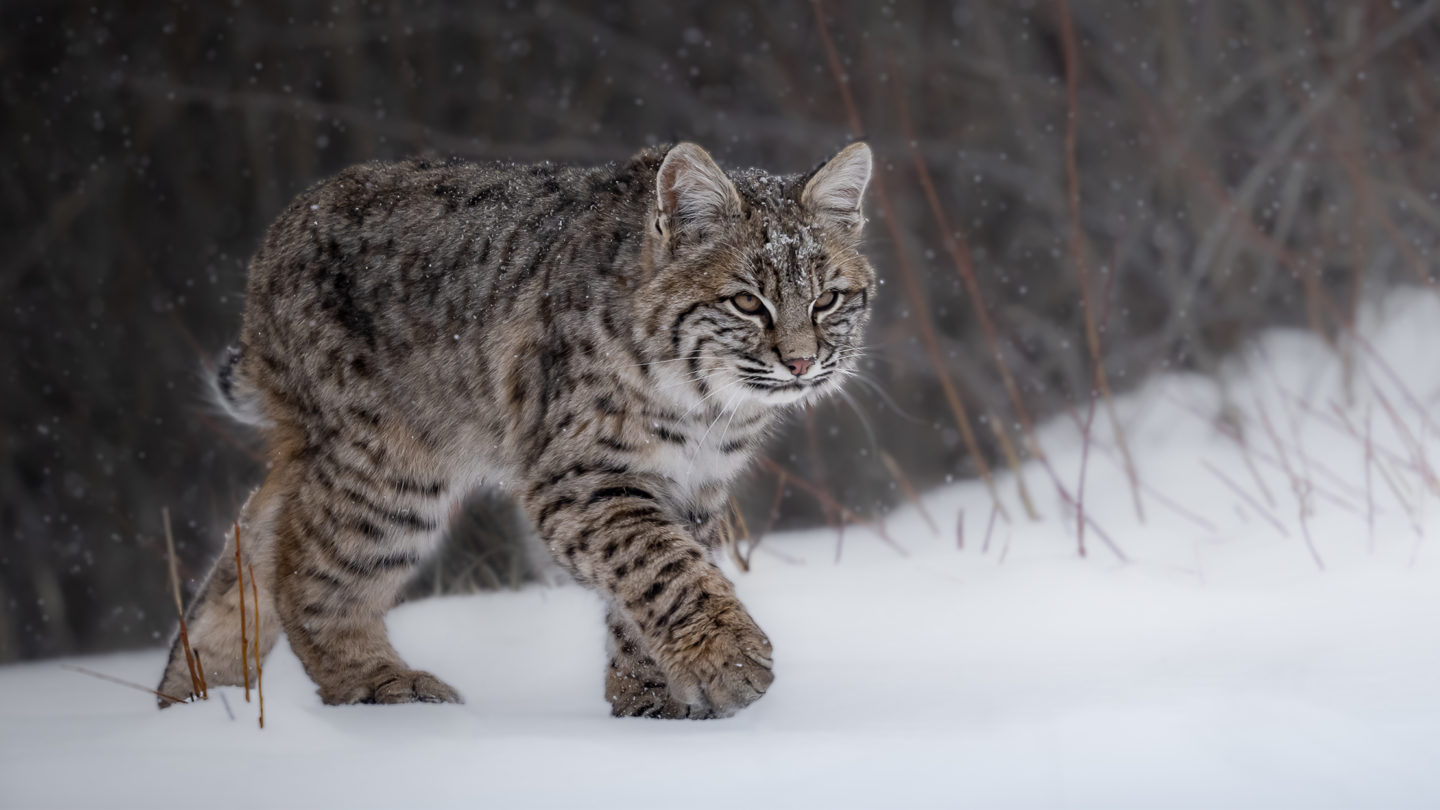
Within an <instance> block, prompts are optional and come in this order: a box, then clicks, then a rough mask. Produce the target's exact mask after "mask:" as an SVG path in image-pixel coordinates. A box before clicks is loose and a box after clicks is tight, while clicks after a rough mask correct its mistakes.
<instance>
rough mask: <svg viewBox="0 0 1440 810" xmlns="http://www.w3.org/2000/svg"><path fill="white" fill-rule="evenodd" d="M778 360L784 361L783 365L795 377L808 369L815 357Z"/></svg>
mask: <svg viewBox="0 0 1440 810" xmlns="http://www.w3.org/2000/svg"><path fill="white" fill-rule="evenodd" d="M780 362H782V363H784V364H785V367H786V368H788V369H790V373H791V374H794V375H795V376H796V377H800V376H803V375H804V374H805V372H807V371H809V370H810V366H812V365H814V363H815V358H813V357H792V358H790V359H789V360H781V361H780Z"/></svg>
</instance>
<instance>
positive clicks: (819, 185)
mask: <svg viewBox="0 0 1440 810" xmlns="http://www.w3.org/2000/svg"><path fill="white" fill-rule="evenodd" d="M673 164H678V166H676V165H673ZM667 170H669V171H668V172H667ZM869 174H870V151H869V149H868V148H867V147H866V146H865V145H864V144H853V145H851V146H850V147H847V148H846V149H845V150H844V151H842V152H841V153H840V154H839V155H837V156H836V157H835V158H834V159H833V160H831V161H830V162H829V163H827V164H826V165H825V166H824V167H822V168H821V169H820V170H819V171H817V172H816V173H815V174H814V175H813V176H811V177H810V178H808V180H805V179H804V178H802V180H804V182H799V181H794V180H787V179H783V178H777V177H773V176H769V175H764V174H758V173H755V174H749V175H742V176H741V177H740V178H739V189H738V190H737V188H736V186H735V185H734V184H732V183H731V182H730V180H729V178H727V177H726V176H725V175H724V174H723V173H721V172H720V170H719V168H718V167H716V166H715V165H714V163H713V162H711V161H710V159H709V156H708V155H706V154H705V153H704V152H703V151H702V150H700V149H699V148H698V147H695V146H692V145H690V144H681V145H680V146H677V147H675V148H674V149H672V150H671V152H670V153H669V154H668V155H667V156H666V159H665V162H664V164H663V165H662V166H661V169H660V173H659V177H658V180H657V186H658V196H659V203H658V205H657V209H656V213H655V217H654V220H655V221H654V223H653V226H654V227H653V228H652V233H651V234H650V240H651V242H652V245H651V246H650V251H651V257H652V261H653V262H654V264H655V266H656V267H657V274H656V277H655V279H654V281H652V282H651V284H650V290H649V292H651V293H652V295H651V296H650V298H649V301H648V304H649V305H650V306H652V307H654V309H655V315H654V316H653V317H652V318H651V319H650V321H649V322H650V325H651V327H652V328H650V329H648V330H647V331H648V332H649V338H650V342H651V345H652V347H654V348H655V349H656V354H657V355H661V356H663V357H664V359H663V360H662V361H660V362H659V363H657V364H656V365H657V366H658V367H659V368H660V369H663V373H662V374H661V376H662V377H664V378H666V379H667V381H666V382H665V383H664V385H666V386H670V387H673V388H674V389H679V390H683V391H687V392H689V393H691V394H693V396H694V397H695V398H698V399H702V400H706V401H709V402H711V403H713V404H715V405H716V406H718V407H720V408H722V409H724V410H730V409H733V408H734V407H736V406H738V405H740V404H742V403H745V402H750V403H755V404H760V405H768V406H779V405H784V404H788V403H793V402H799V401H802V400H807V399H811V398H814V397H818V396H821V395H823V394H825V393H828V392H830V391H833V390H835V388H836V387H837V386H838V385H839V384H840V382H841V381H842V380H843V379H844V378H845V377H846V376H847V372H849V371H850V370H851V369H853V368H854V365H855V363H856V361H857V359H858V357H859V354H860V345H859V341H860V339H861V334H862V332H863V327H864V325H865V322H866V321H867V320H868V318H869V304H870V299H871V297H872V296H873V295H874V290H875V271H874V269H873V268H872V267H871V266H870V264H869V262H867V261H866V260H865V257H864V256H862V255H861V254H860V251H859V242H860V230H861V226H862V224H863V221H864V219H863V216H862V215H861V213H860V198H861V196H862V194H863V192H864V188H865V185H866V183H867V182H868V180H869ZM667 191H668V192H669V196H668V197H667ZM667 205H668V208H667Z"/></svg>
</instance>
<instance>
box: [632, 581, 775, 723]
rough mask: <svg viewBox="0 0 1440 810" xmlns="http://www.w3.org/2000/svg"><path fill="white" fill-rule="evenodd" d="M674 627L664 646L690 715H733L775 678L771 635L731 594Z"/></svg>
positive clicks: (674, 687) (673, 687)
mask: <svg viewBox="0 0 1440 810" xmlns="http://www.w3.org/2000/svg"><path fill="white" fill-rule="evenodd" d="M710 601H712V602H714V601H719V602H720V604H719V605H718V606H717V607H715V608H714V609H713V610H702V611H698V614H697V616H696V618H695V619H694V620H692V621H689V622H687V623H685V624H684V625H682V626H679V627H674V628H671V631H670V634H669V637H668V638H667V640H666V643H664V644H663V645H662V646H661V653H660V658H661V661H662V666H664V668H665V669H666V671H667V672H668V673H669V687H670V693H671V694H672V695H673V696H674V697H675V698H676V699H678V700H680V701H683V702H684V703H686V704H688V705H689V706H690V707H692V711H691V712H690V713H689V716H690V717H729V716H730V715H732V714H734V713H736V712H738V711H740V710H741V709H743V708H745V707H746V706H749V705H750V704H751V703H754V702H755V701H757V700H759V699H760V696H761V695H763V694H765V691H766V690H767V689H769V688H770V684H771V682H772V681H774V680H775V674H774V673H773V672H771V666H772V662H771V659H770V654H771V648H770V639H768V638H766V637H765V634H764V633H763V632H761V630H760V627H759V626H758V625H756V624H755V620H754V619H751V618H750V614H748V613H746V612H745V608H744V607H743V606H742V605H741V604H740V602H739V601H738V600H736V599H735V598H734V597H733V596H727V597H711V599H710Z"/></svg>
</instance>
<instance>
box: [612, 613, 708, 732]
mask: <svg viewBox="0 0 1440 810" xmlns="http://www.w3.org/2000/svg"><path fill="white" fill-rule="evenodd" d="M605 625H606V629H607V630H608V631H609V635H610V638H609V644H608V649H609V651H610V663H609V665H608V666H607V668H606V671H605V700H607V701H609V703H610V714H612V715H614V716H615V717H663V718H667V719H681V718H701V717H704V716H706V715H704V714H700V713H697V712H698V711H699V707H696V706H690V705H687V704H685V703H683V702H681V701H679V700H676V699H675V698H674V697H673V696H672V695H671V694H670V688H669V686H668V685H667V684H666V682H665V673H664V672H663V671H661V669H660V665H659V664H657V663H655V659H654V658H651V657H650V654H649V653H648V652H646V651H645V648H644V646H643V644H642V642H640V641H639V640H638V635H639V634H638V633H637V632H636V631H635V630H634V629H633V628H632V627H630V626H629V625H628V623H627V622H626V620H625V619H624V618H623V617H622V616H621V615H620V613H619V612H618V611H617V610H616V609H615V608H613V607H612V608H611V609H610V611H609V613H607V614H606V617H605Z"/></svg>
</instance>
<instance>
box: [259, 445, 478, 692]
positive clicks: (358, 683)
mask: <svg viewBox="0 0 1440 810" xmlns="http://www.w3.org/2000/svg"><path fill="white" fill-rule="evenodd" d="M444 489H445V487H444V485H443V484H442V483H440V482H429V481H423V482H421V481H412V480H410V479H396V478H393V477H389V476H386V475H384V474H382V473H380V472H378V471H375V470H374V469H373V468H369V467H365V466H362V462H360V461H359V460H358V459H353V458H346V457H340V458H334V457H329V456H323V455H322V456H319V457H315V458H312V459H311V460H310V461H309V462H307V464H306V466H305V468H304V470H303V471H302V472H301V473H300V475H299V477H298V480H297V482H296V486H295V491H294V497H287V498H286V501H285V503H284V504H283V505H282V507H281V509H280V511H279V513H278V514H277V516H276V524H275V542H276V563H277V565H276V570H277V572H278V575H277V588H276V605H277V608H278V610H279V613H280V620H281V622H282V623H283V625H284V627H285V635H286V637H287V638H289V640H290V646H291V648H292V649H293V650H294V651H295V655H296V656H297V657H298V658H299V659H300V663H301V664H302V665H304V667H305V672H306V673H307V674H308V675H309V676H310V678H311V680H313V681H315V683H316V685H318V686H319V687H320V689H319V692H320V698H321V700H323V701H324V702H325V703H328V704H345V703H416V702H419V703H461V702H463V701H462V700H461V699H460V695H459V693H457V692H456V691H455V690H454V689H453V688H451V687H450V686H449V685H447V684H446V683H444V682H443V681H441V680H440V679H439V678H436V677H435V676H434V675H431V674H430V673H428V672H421V671H419V670H414V669H411V668H410V667H409V666H407V665H406V664H405V662H404V661H402V660H401V658H400V655H399V653H397V652H396V651H395V648H394V647H392V646H391V645H390V639H389V636H388V635H387V633H386V631H385V614H386V612H388V611H389V610H390V608H391V607H392V606H393V605H394V604H395V602H396V601H397V599H398V598H399V595H400V591H401V589H402V588H403V587H404V585H405V583H406V582H407V581H409V579H410V578H411V576H412V575H413V574H414V572H415V569H416V567H417V566H418V565H419V564H420V562H421V560H422V559H423V558H424V557H425V555H427V554H428V553H429V552H430V551H431V550H432V549H433V548H434V546H435V543H436V540H438V538H439V534H440V529H441V527H440V521H441V519H442V518H443V516H444V514H445V509H446V506H448V501H445V500H444V499H443V498H442V494H443V491H444Z"/></svg>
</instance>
